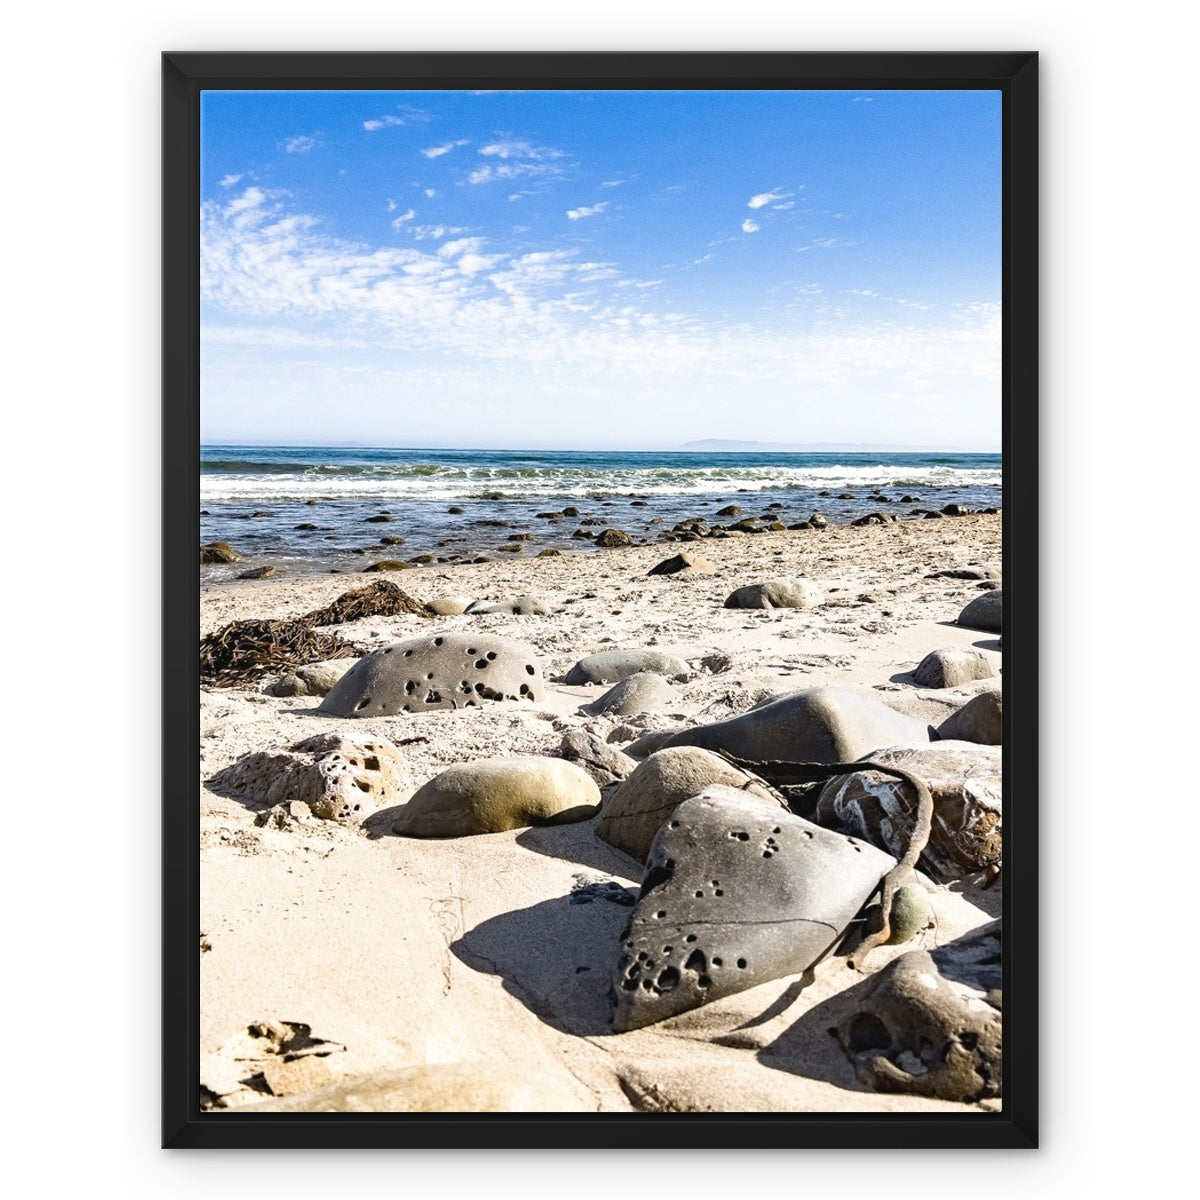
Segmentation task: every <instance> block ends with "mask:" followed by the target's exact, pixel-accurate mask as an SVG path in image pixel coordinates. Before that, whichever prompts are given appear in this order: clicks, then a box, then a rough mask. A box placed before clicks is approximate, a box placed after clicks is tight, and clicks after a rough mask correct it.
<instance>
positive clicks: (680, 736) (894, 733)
mask: <svg viewBox="0 0 1200 1200" xmlns="http://www.w3.org/2000/svg"><path fill="white" fill-rule="evenodd" d="M928 742H929V726H928V725H926V724H925V723H924V722H923V721H919V720H917V719H915V718H913V717H907V716H904V715H903V714H902V713H898V712H896V711H895V709H892V708H889V707H888V706H887V705H886V704H884V703H883V702H882V701H880V700H876V699H875V698H874V697H873V696H867V695H864V694H862V693H861V692H856V691H853V690H852V689H850V688H841V687H822V688H809V689H807V690H806V691H802V692H793V693H792V694H791V695H789V696H783V697H781V698H780V699H778V700H775V701H772V702H771V703H770V704H764V705H762V706H760V707H758V708H752V709H751V710H750V711H749V712H745V713H742V714H741V715H740V716H736V717H730V718H728V719H727V720H724V721H717V722H715V723H714V724H711V725H700V726H697V727H695V728H693V729H684V730H680V731H679V732H678V733H675V734H672V735H671V736H670V737H668V738H667V739H666V741H665V742H664V743H663V746H703V747H704V748H705V749H707V750H726V751H728V752H729V753H730V754H732V755H734V756H736V757H737V758H745V759H750V760H752V761H759V762H761V761H764V760H767V759H782V760H785V761H789V762H820V763H839V762H853V761H854V760H855V759H858V758H862V757H863V756H864V755H865V754H868V753H869V752H870V751H872V750H876V749H878V748H880V747H881V746H884V747H886V746H919V745H924V744H927V743H928Z"/></svg>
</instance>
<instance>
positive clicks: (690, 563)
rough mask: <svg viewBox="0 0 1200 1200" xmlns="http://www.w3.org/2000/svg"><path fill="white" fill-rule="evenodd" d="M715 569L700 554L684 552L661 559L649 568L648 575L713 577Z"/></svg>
mask: <svg viewBox="0 0 1200 1200" xmlns="http://www.w3.org/2000/svg"><path fill="white" fill-rule="evenodd" d="M716 570H717V568H716V567H715V566H713V564H712V563H711V562H710V561H709V560H708V559H707V558H705V557H704V556H703V555H701V554H693V553H692V552H691V551H690V550H684V551H683V552H682V553H680V554H675V555H672V556H671V557H670V558H665V559H663V561H662V562H660V563H659V564H658V566H656V567H651V568H650V570H649V571H647V572H646V573H647V574H648V575H680V574H682V575H714V574H716Z"/></svg>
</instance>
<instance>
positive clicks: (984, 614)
mask: <svg viewBox="0 0 1200 1200" xmlns="http://www.w3.org/2000/svg"><path fill="white" fill-rule="evenodd" d="M1003 597H1004V589H1003V588H997V589H996V590H995V591H993V592H984V593H983V594H982V595H981V596H976V597H975V599H974V600H972V601H971V602H970V603H969V604H968V605H967V606H966V607H965V608H964V609H963V610H962V612H960V613H959V614H958V623H959V624H960V625H965V626H966V627H967V628H968V629H982V630H985V631H986V632H988V633H999V632H1000V630H1001V625H1002V621H1003V616H1004V599H1003Z"/></svg>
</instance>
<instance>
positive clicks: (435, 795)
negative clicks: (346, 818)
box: [392, 755, 600, 837]
mask: <svg viewBox="0 0 1200 1200" xmlns="http://www.w3.org/2000/svg"><path fill="white" fill-rule="evenodd" d="M599 807H600V789H599V788H598V787H597V786H596V782H595V780H593V779H592V777H591V776H590V775H589V774H588V773H587V772H586V771H585V770H583V768H582V767H578V766H576V765H575V764H574V763H570V762H567V761H566V760H565V759H561V758H538V757H534V756H527V755H518V756H514V757H512V758H492V759H482V760H480V761H478V762H470V763H458V764H456V765H455V766H452V767H448V768H447V769H446V770H445V771H442V772H441V774H439V775H436V776H434V778H433V779H431V780H430V781H429V782H428V783H426V784H425V785H424V786H422V787H419V788H418V789H417V790H416V791H415V792H414V793H413V795H412V798H411V799H410V800H409V802H408V803H407V804H406V805H405V806H404V808H403V809H402V810H401V812H400V815H399V816H398V817H397V818H396V821H395V823H394V824H393V825H392V832H393V833H399V834H402V835H404V836H405V837H466V836H469V835H471V834H477V833H501V832H503V831H504V830H506V829H523V828H525V827H526V826H529V825H561V824H565V823H568V822H571V821H584V820H587V819H588V818H589V817H592V816H594V815H595V813H596V810H597V809H598V808H599Z"/></svg>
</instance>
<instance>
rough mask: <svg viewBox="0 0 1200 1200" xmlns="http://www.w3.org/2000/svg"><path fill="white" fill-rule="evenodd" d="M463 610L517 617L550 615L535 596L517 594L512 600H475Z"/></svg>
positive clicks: (474, 613)
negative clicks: (507, 614)
mask: <svg viewBox="0 0 1200 1200" xmlns="http://www.w3.org/2000/svg"><path fill="white" fill-rule="evenodd" d="M463 611H464V612H466V613H467V614H468V616H478V615H480V614H482V613H509V614H512V615H514V616H519V617H529V616H534V617H545V616H549V615H550V609H549V607H548V606H547V604H546V602H545V601H544V600H541V599H539V598H538V597H537V596H517V597H516V598H515V599H513V600H495V601H488V600H476V601H474V602H473V603H472V604H469V605H468V606H467V607H466V608H465V609H464V610H463Z"/></svg>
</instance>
